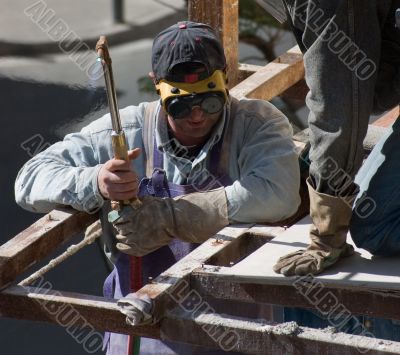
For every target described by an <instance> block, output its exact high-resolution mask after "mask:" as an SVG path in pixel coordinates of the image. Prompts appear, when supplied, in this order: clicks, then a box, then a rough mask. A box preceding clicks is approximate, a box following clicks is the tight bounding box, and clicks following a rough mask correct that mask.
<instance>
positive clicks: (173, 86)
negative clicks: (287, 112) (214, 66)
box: [156, 70, 228, 110]
mask: <svg viewBox="0 0 400 355" xmlns="http://www.w3.org/2000/svg"><path fill="white" fill-rule="evenodd" d="M156 90H157V94H158V95H160V97H161V102H162V106H163V108H164V110H166V107H165V104H166V102H167V101H168V100H169V99H171V98H173V97H176V96H187V95H192V94H204V93H207V92H221V93H223V94H224V97H225V102H226V101H227V100H228V90H227V88H226V75H225V73H224V72H223V71H222V70H216V71H215V72H214V73H213V75H211V76H210V77H208V78H206V79H203V80H200V81H197V82H195V83H177V82H171V81H167V80H164V79H162V80H160V82H159V83H158V84H156Z"/></svg>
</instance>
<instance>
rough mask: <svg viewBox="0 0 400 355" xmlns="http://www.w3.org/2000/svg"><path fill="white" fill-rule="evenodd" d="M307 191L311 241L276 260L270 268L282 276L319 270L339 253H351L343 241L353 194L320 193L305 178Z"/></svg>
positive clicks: (337, 258) (351, 248) (349, 216)
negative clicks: (335, 195) (331, 194)
mask: <svg viewBox="0 0 400 355" xmlns="http://www.w3.org/2000/svg"><path fill="white" fill-rule="evenodd" d="M307 185H308V191H309V194H310V216H311V218H312V221H313V223H312V225H311V228H310V238H311V244H310V246H309V247H308V248H307V249H305V250H297V251H295V252H293V253H290V254H288V255H285V256H283V257H281V258H279V260H278V261H277V263H276V264H275V265H274V267H273V269H274V271H275V272H277V273H281V274H283V275H285V276H293V275H307V274H309V273H310V274H313V275H315V274H319V273H320V272H322V271H323V270H325V269H326V268H328V267H329V266H331V265H333V264H335V263H336V262H337V261H338V260H339V259H340V258H341V257H345V256H350V255H352V254H353V253H354V249H353V247H352V246H351V245H349V244H347V243H346V236H347V231H348V226H349V223H350V218H351V212H352V209H351V205H352V200H353V198H351V199H349V198H346V199H344V198H341V197H334V196H330V195H326V194H322V193H319V192H317V191H315V190H314V188H313V187H312V186H311V185H310V181H309V179H308V180H307Z"/></svg>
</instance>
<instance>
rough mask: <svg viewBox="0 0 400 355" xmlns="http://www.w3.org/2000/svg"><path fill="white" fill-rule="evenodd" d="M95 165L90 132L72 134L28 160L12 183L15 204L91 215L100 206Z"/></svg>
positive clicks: (97, 168)
mask: <svg viewBox="0 0 400 355" xmlns="http://www.w3.org/2000/svg"><path fill="white" fill-rule="evenodd" d="M100 167H101V165H100V164H98V162H97V159H96V156H95V151H94V149H93V147H92V142H91V135H90V133H89V132H86V133H85V132H84V131H82V132H81V133H73V134H68V135H67V136H65V138H64V140H63V141H61V142H57V143H55V144H53V145H52V146H50V147H49V148H48V149H46V150H45V151H43V152H41V153H39V154H37V155H36V156H34V157H33V158H32V159H31V160H29V161H28V162H27V163H26V164H25V165H24V166H23V167H22V169H21V170H20V171H19V173H18V176H17V179H16V181H15V199H16V202H17V203H18V204H19V205H20V206H21V207H23V208H24V209H27V210H29V211H33V212H42V213H46V212H49V211H51V210H52V209H53V208H55V207H56V205H58V204H62V205H70V206H72V207H73V208H75V209H77V210H80V211H86V212H92V211H94V210H97V209H98V208H100V207H101V206H102V205H103V202H104V200H103V198H102V196H101V194H100V192H99V190H98V187H97V174H98V171H99V169H100Z"/></svg>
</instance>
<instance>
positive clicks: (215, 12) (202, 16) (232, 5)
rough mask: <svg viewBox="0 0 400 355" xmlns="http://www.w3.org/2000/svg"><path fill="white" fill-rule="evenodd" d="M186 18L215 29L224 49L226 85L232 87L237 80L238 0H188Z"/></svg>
mask: <svg viewBox="0 0 400 355" xmlns="http://www.w3.org/2000/svg"><path fill="white" fill-rule="evenodd" d="M188 18H189V20H190V21H195V22H202V23H206V24H208V25H210V26H211V27H212V28H213V29H214V30H215V31H216V33H217V35H218V36H219V38H220V40H221V42H222V46H223V48H224V51H225V57H226V61H227V67H228V71H227V77H228V87H229V88H232V87H234V86H235V85H236V84H237V82H238V48H239V47H238V43H239V32H238V31H239V1H238V0H189V15H188Z"/></svg>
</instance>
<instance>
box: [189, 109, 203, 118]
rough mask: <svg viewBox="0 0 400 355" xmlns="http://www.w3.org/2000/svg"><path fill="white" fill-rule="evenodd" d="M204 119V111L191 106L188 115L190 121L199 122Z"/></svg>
mask: <svg viewBox="0 0 400 355" xmlns="http://www.w3.org/2000/svg"><path fill="white" fill-rule="evenodd" d="M203 119H204V111H203V110H202V109H201V108H200V106H193V107H192V112H191V113H190V120H191V121H194V122H201V121H202V120H203Z"/></svg>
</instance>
